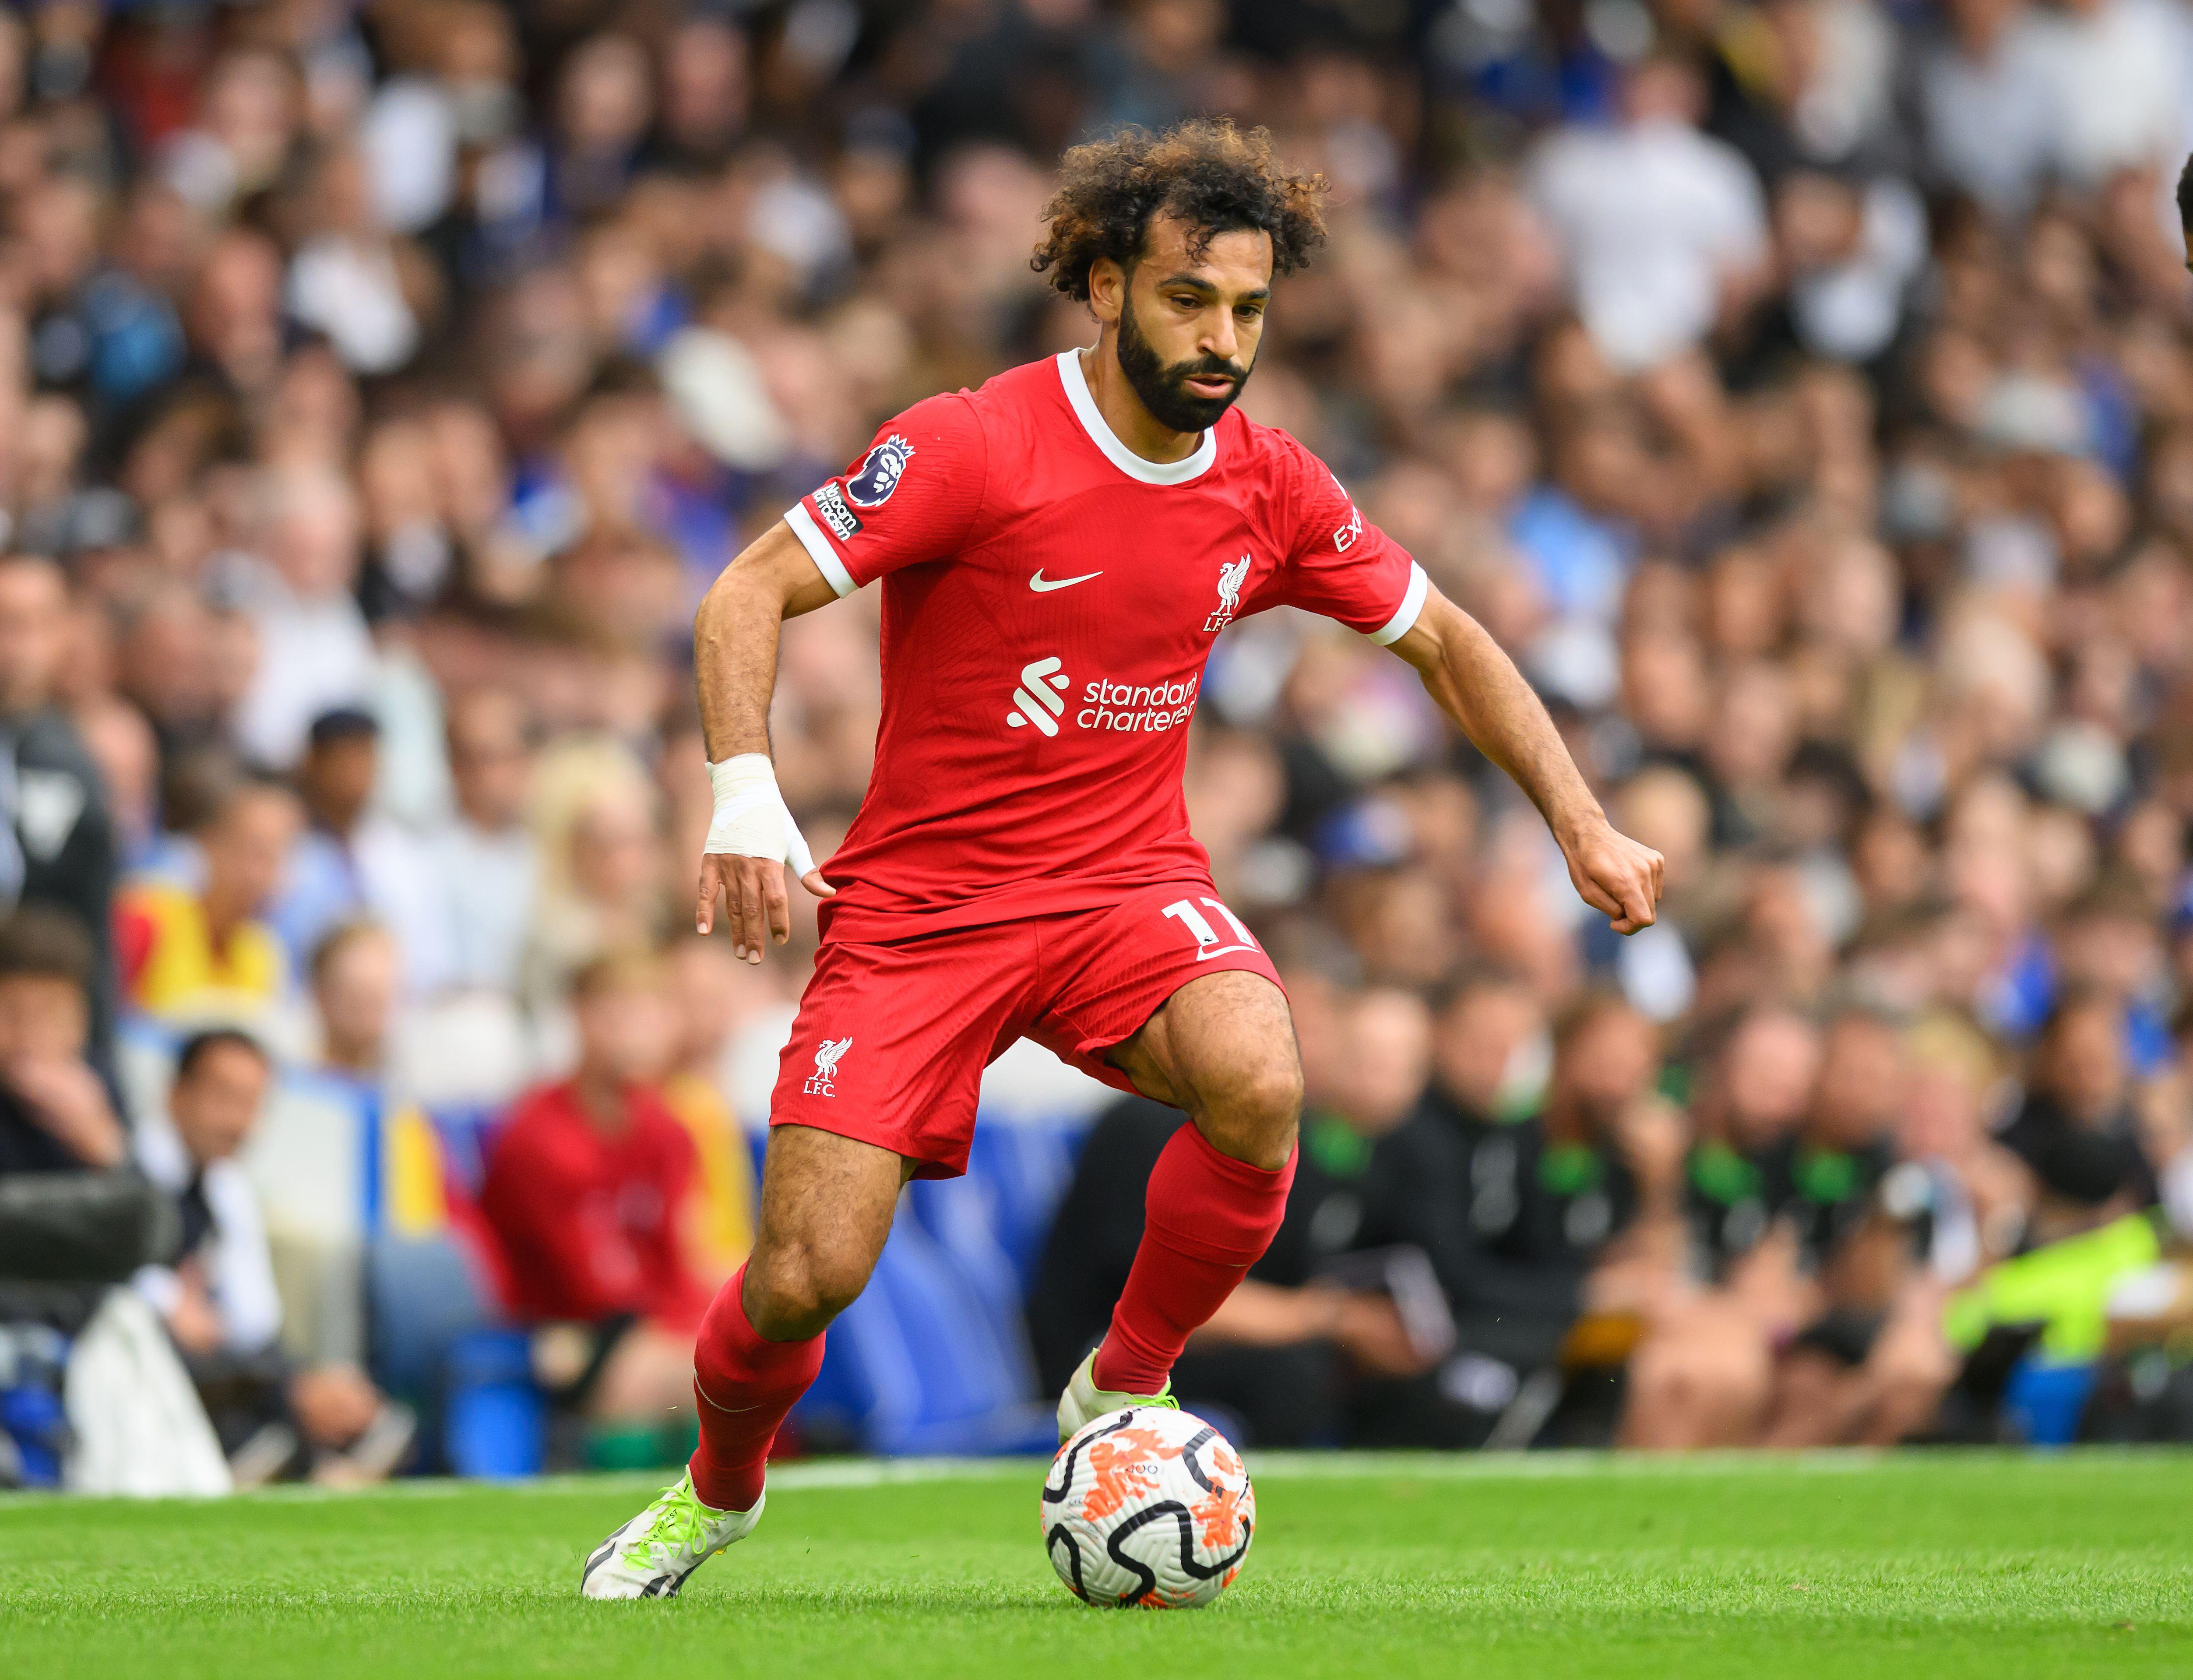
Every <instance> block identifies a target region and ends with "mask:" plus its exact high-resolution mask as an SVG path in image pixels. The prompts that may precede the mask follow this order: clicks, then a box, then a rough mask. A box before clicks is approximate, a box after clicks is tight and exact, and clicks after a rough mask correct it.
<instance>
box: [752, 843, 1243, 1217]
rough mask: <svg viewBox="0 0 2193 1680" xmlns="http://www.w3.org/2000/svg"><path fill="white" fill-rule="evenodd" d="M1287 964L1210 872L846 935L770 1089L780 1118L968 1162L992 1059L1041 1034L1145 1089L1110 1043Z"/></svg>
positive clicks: (774, 1121)
mask: <svg viewBox="0 0 2193 1680" xmlns="http://www.w3.org/2000/svg"><path fill="white" fill-rule="evenodd" d="M1229 968H1230V969H1245V970H1246V971H1248V972H1250V973H1251V974H1261V975H1263V977H1264V978H1266V979H1268V980H1269V981H1270V982H1271V983H1273V984H1274V985H1277V984H1279V983H1280V977H1279V974H1278V972H1277V971H1275V970H1274V968H1273V966H1272V960H1271V959H1270V958H1269V957H1268V956H1266V955H1264V950H1263V947H1262V946H1261V945H1259V944H1258V943H1257V941H1256V939H1255V937H1253V936H1252V935H1251V933H1250V932H1249V930H1248V929H1247V928H1246V927H1245V926H1242V925H1241V922H1240V919H1239V918H1237V917H1236V916H1235V915H1234V913H1233V912H1232V911H1231V910H1229V909H1227V908H1226V906H1225V904H1224V903H1222V901H1221V900H1220V898H1219V897H1218V894H1217V890H1216V889H1215V888H1214V887H1212V886H1211V883H1210V882H1209V881H1207V880H1205V881H1200V882H1182V881H1174V882H1171V883H1170V884H1168V885H1165V886H1153V887H1147V888H1144V889H1143V890H1142V891H1141V892H1137V893H1135V894H1134V895H1133V896H1132V897H1128V898H1125V899H1123V900H1121V901H1120V902H1119V903H1115V904H1108V905H1103V906H1101V907H1099V908H1097V909H1090V910H1076V911H1070V912H1067V913H1064V914H1061V915H1048V916H1033V917H1029V918H1028V919H1026V920H1020V921H1007V922H997V923H993V924H991V925H989V926H982V927H963V928H954V929H950V930H948V931H946V932H938V933H925V934H919V935H917V936H915V937H912V938H909V939H904V940H896V941H892V942H890V943H854V942H851V941H832V942H830V943H827V944H825V945H824V946H823V947H822V955H820V956H819V957H817V958H816V963H815V978H813V979H811V980H810V981H809V982H808V983H807V990H806V992H805V994H804V995H803V996H802V997H801V998H800V1001H799V1019H798V1020H797V1021H795V1022H794V1023H793V1028H792V1039H791V1041H790V1042H789V1043H787V1045H786V1046H785V1047H784V1057H783V1060H782V1062H781V1063H780V1064H779V1065H778V1068H777V1075H776V1092H775V1093H774V1094H773V1095H772V1096H771V1097H770V1105H769V1123H770V1125H771V1126H811V1127H816V1129H818V1130H820V1131H823V1132H836V1133H838V1134H839V1136H840V1137H845V1138H858V1139H860V1140H861V1141H862V1143H865V1144H876V1145H877V1146H878V1147H879V1148H882V1149H886V1150H893V1151H895V1152H896V1153H897V1154H899V1155H906V1156H908V1157H910V1158H912V1159H913V1160H915V1161H920V1162H921V1163H922V1165H921V1167H919V1169H918V1176H919V1177H922V1178H955V1177H957V1176H958V1175H959V1174H960V1173H965V1171H966V1170H967V1148H968V1144H970V1142H971V1141H972V1139H973V1138H974V1135H975V1099H976V1092H977V1091H978V1089H979V1087H981V1084H982V1069H984V1068H986V1067H988V1065H989V1064H991V1063H992V1062H993V1061H995V1060H996V1059H997V1058H998V1057H999V1054H1000V1053H1002V1052H1004V1051H1005V1049H1006V1048H1007V1046H1010V1045H1011V1043H1012V1042H1013V1041H1014V1040H1015V1039H1019V1038H1032V1039H1034V1040H1035V1041H1036V1042H1037V1043H1039V1044H1041V1045H1043V1046H1045V1048H1047V1049H1049V1050H1050V1051H1051V1052H1053V1053H1054V1054H1056V1056H1058V1057H1059V1058H1061V1059H1062V1060H1064V1061H1068V1062H1071V1063H1072V1064H1074V1066H1076V1067H1078V1068H1080V1069H1083V1070H1084V1071H1085V1072H1088V1073H1091V1074H1093V1075H1096V1076H1097V1078H1098V1079H1101V1080H1102V1081H1104V1082H1105V1083H1106V1084H1107V1085H1111V1086H1116V1087H1118V1088H1119V1089H1120V1090H1122V1091H1127V1092H1131V1091H1133V1089H1134V1087H1133V1086H1132V1085H1131V1084H1130V1083H1129V1082H1128V1081H1127V1076H1126V1075H1125V1074H1123V1073H1121V1072H1120V1071H1119V1069H1117V1068H1115V1067H1113V1066H1112V1065H1111V1064H1109V1063H1108V1062H1107V1061H1106V1060H1105V1059H1104V1052H1106V1051H1108V1050H1109V1049H1111V1048H1112V1046H1114V1045H1115V1044H1118V1043H1119V1042H1120V1041H1122V1040H1124V1039H1127V1038H1131V1037H1132V1036H1133V1035H1135V1033H1136V1032H1137V1030H1139V1029H1140V1028H1141V1027H1142V1023H1144V1022H1145V1021H1147V1020H1148V1019H1149V1018H1150V1017H1151V1016H1152V1015H1154V1014H1155V1013H1156V1012H1157V1010H1158V1006H1159V1005H1160V1004H1162V1003H1164V1002H1165V1000H1166V999H1167V998H1169V997H1171V995H1173V993H1175V992H1177V991H1178V990H1179V989H1181V987H1182V986H1184V985H1186V984H1187V983H1188V982H1189V981H1190V980H1193V979H1194V978H1196V977H1197V976H1198V975H1200V974H1213V973H1217V972H1219V971H1220V970H1222V969H1229Z"/></svg>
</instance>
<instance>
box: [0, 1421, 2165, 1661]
mask: <svg viewBox="0 0 2193 1680" xmlns="http://www.w3.org/2000/svg"><path fill="white" fill-rule="evenodd" d="M1251 1471H1252V1472H1253V1473H1254V1474H1255V1476H1256V1478H1257V1499H1258V1505H1259V1511H1260V1518H1261V1521H1260V1524H1259V1528H1258V1532H1257V1538H1256V1545H1255V1549H1254V1551H1252V1552H1251V1556H1250V1558H1249V1562H1248V1565H1247V1567H1246V1568H1245V1570H1244V1571H1243V1573H1242V1577H1241V1580H1240V1583H1239V1584H1238V1585H1236V1586H1235V1587H1234V1590H1233V1591H1231V1592H1230V1593H1228V1595H1227V1597H1226V1598H1225V1599H1224V1600H1223V1601H1222V1603H1220V1604H1219V1605H1217V1607H1216V1608H1212V1609H1210V1610H1206V1611H1202V1612H1171V1613H1163V1614H1149V1613H1143V1612H1133V1611H1127V1612H1120V1611H1099V1610H1092V1609H1089V1608H1085V1607H1084V1606H1083V1605H1081V1604H1080V1603H1077V1602H1076V1601H1074V1599H1073V1598H1071V1597H1068V1595H1067V1594H1066V1593H1065V1592H1064V1591H1062V1590H1061V1589H1060V1588H1059V1586H1058V1585H1057V1584H1056V1580H1054V1578H1053V1577H1052V1574H1051V1566H1050V1565H1049V1564H1048V1563H1047V1562H1045V1558H1044V1555H1043V1550H1042V1543H1041V1541H1040V1540H1039V1537H1038V1534H1037V1522H1036V1515H1035V1506H1036V1489H1037V1486H1038V1483H1039V1480H1040V1477H1041V1469H1040V1466H1039V1465H1033V1464H1028V1463H1010V1464H989V1465H958V1466H953V1465H896V1466H891V1465H880V1466H879V1465H862V1464H847V1465H831V1464H820V1465H792V1466H783V1467H780V1469H779V1470H778V1471H777V1472H776V1474H775V1475H774V1476H772V1478H771V1482H770V1494H771V1504H770V1512H769V1517H768V1519H767V1521H766V1522H764V1524H763V1525H762V1528H761V1530H760V1532H759V1534H757V1535H756V1536H755V1537H754V1538H753V1540H748V1541H747V1542H745V1543H744V1544H742V1545H739V1546H737V1547H735V1548H734V1549H733V1550H732V1551H730V1552H728V1553H726V1554H725V1555H724V1557H719V1558H718V1559H716V1560H715V1561H714V1562H711V1563H709V1564H708V1565H707V1567H706V1568H704V1569H703V1570H702V1571H701V1573H700V1574H698V1575H696V1577H695V1578H694V1580H693V1581H692V1583H691V1584H690V1585H689V1586H688V1587H687V1588H686V1591H685V1595H684V1597H683V1598H682V1599H681V1600H679V1601H677V1602H675V1603H652V1604H589V1603H582V1602H581V1600H580V1599H579V1598H578V1597H577V1596H576V1587H577V1582H578V1573H579V1564H580V1560H581V1557H583V1555H584V1554H585V1552H586V1551H587V1549H588V1548H589V1547H590V1546H592V1545H593V1544H594V1543H596V1542H597V1541H598V1540H599V1539H600V1538H601V1536H602V1535H603V1534H604V1533H606V1532H607V1531H608V1530H609V1529H610V1528H612V1527H613V1526H614V1525H615V1524H616V1523H617V1522H620V1521H621V1520H622V1519H623V1518H625V1517H627V1516H629V1515H630V1514H631V1513H632V1511H634V1510H635V1509H636V1508H637V1507H638V1504H639V1502H640V1501H641V1499H643V1498H644V1495H645V1493H646V1492H647V1488H646V1487H645V1486H644V1485H643V1484H641V1483H639V1482H635V1481H633V1480H632V1479H630V1478H627V1477H618V1478H605V1479H601V1480H593V1481H558V1482H547V1483H542V1484H540V1485H538V1486H535V1487H531V1488H484V1487H471V1486H461V1485H457V1484H449V1483H440V1484H434V1483H428V1484H419V1485H416V1486H413V1487H407V1488H394V1489H391V1490H387V1491H383V1492H377V1493H370V1494H357V1495H341V1496H329V1497H313V1496H312V1495H309V1494H300V1493H292V1494H280V1493H277V1494H267V1495H261V1496H259V1497H254V1498H244V1499H233V1500H230V1501H227V1502H225V1503H220V1504H205V1505H183V1504H163V1505H134V1506H133V1505H124V1504H120V1503H113V1502H106V1501H97V1502H92V1501H80V1502H72V1501H67V1500H61V1499H43V1498H30V1499H14V1500H9V1499H0V1674H4V1675H6V1676H8V1677H10V1680H19V1677H20V1680H35V1677H45V1676H72V1677H73V1676H78V1675H81V1676H86V1677H89V1676H100V1677H111V1676H127V1677H138V1680H197V1677H201V1676H203V1677H221V1680H254V1677H259V1676H265V1675H311V1676H333V1677H345V1676H373V1677H375V1680H438V1677H441V1676H457V1675H462V1676H467V1677H486V1676H502V1675H574V1676H579V1675H583V1676H589V1677H607V1680H615V1677H623V1676H646V1677H650V1680H660V1677H665V1676H677V1677H679V1680H692V1677H699V1676H717V1675H724V1676H743V1675H753V1676H769V1677H781V1676H803V1675H817V1676H840V1675H844V1676H857V1677H861V1680H886V1677H891V1680H896V1677H901V1676H927V1675H938V1676H975V1677H980V1680H1007V1677H1016V1676H1022V1675H1028V1676H1040V1677H1045V1680H1051V1677H1056V1680H1108V1677H1114V1676H1118V1677H1132V1680H1150V1677H1164V1676H1171V1675H1183V1674H1184V1675H1216V1674H1227V1675H1281V1676H1285V1677H1286V1680H1314V1677H1320V1676H1326V1675H1377V1676H1382V1677H1385V1676H1402V1675H1419V1674H1422V1675H1441V1676H1470V1677H1478V1676H1509V1675H1514V1676H1527V1677H1530V1680H1552V1677H1557V1676H1567V1675H1590V1676H1604V1675H1654V1676H1658V1675H1680V1676H1683V1677H1686V1680H1699V1677H1708V1676H1717V1675H1731V1676H1735V1675H1742V1676H1745V1677H1773V1676H1781V1675H1802V1676H1805V1677H1807V1680H1817V1677H1821V1676H1826V1675H1841V1674H1853V1675H1855V1674H1868V1675H1871V1674H1898V1675H1907V1674H1908V1675H1921V1676H1925V1677H1927V1680H1950V1677H1955V1676H1964V1675H1973V1676H1983V1677H1985V1680H2022V1677H2027V1676H2037V1675H2059V1674H2081V1675H2085V1674H2094V1675H2100V1674H2109V1675H2112V1676H2124V1675H2145V1674H2193V1455H2176V1454H2170V1455H2165V1454H2135V1453H2126V1454H2080V1453H2074V1454H2064V1455H2060V1456H2057V1457H2049V1458H2041V1457H2013V1456H2008V1455H1999V1454H1984V1455H1971V1456H1962V1457H1949V1456H1938V1455H1932V1454H1906V1455H1903V1456H1896V1457H1887V1458H1866V1457H1856V1456H1852V1457H1837V1456H1830V1457H1824V1458H1804V1459H1742V1460H1736V1459H1694V1460H1619V1459H1600V1458H1572V1457H1567V1456H1562V1455H1550V1456H1546V1457H1541V1458H1533V1459H1520V1460H1514V1459H1510V1460H1505V1461H1502V1460H1497V1459H1490V1458H1478V1459H1469V1458H1463V1459H1435V1458H1429V1457H1424V1458H1419V1457H1413V1456H1409V1457H1376V1458H1373V1457H1349V1456H1336V1457H1327V1458H1320V1457H1292V1456H1284V1455H1283V1456H1279V1457H1269V1456H1268V1457H1265V1458H1263V1459H1261V1460H1259V1459H1252V1460H1251Z"/></svg>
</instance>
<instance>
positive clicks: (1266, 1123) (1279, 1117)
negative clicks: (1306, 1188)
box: [1198, 1055, 1303, 1167]
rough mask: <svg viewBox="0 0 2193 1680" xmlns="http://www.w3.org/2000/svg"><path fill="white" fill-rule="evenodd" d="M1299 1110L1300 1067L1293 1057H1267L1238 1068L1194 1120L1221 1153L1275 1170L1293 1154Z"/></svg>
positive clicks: (1300, 1110)
mask: <svg viewBox="0 0 2193 1680" xmlns="http://www.w3.org/2000/svg"><path fill="white" fill-rule="evenodd" d="M1302 1105H1303V1076H1302V1065H1301V1064H1300V1063H1299V1062H1297V1060H1296V1059H1295V1058H1294V1057H1293V1056H1291V1055H1286V1056H1270V1057H1266V1058H1260V1059H1259V1060H1258V1061H1257V1063H1256V1064H1253V1065H1251V1066H1250V1067H1247V1068H1245V1069H1241V1070H1240V1073H1239V1074H1238V1075H1236V1076H1235V1077H1234V1079H1233V1080H1231V1081H1228V1083H1227V1086H1226V1087H1225V1088H1224V1090H1223V1091H1222V1092H1219V1093H1218V1094H1217V1097H1216V1098H1215V1099H1214V1100H1212V1101H1211V1102H1209V1103H1207V1104H1205V1109H1204V1111H1203V1113H1202V1114H1201V1115H1199V1116H1198V1119H1199V1120H1200V1121H1201V1123H1202V1126H1203V1135H1204V1136H1205V1137H1206V1138H1209V1139H1210V1140H1211V1144H1212V1146H1213V1147H1214V1148H1216V1149H1217V1150H1219V1151H1220V1152H1221V1153H1222V1154H1224V1155H1232V1156H1233V1157H1234V1159H1235V1160H1237V1161H1248V1162H1250V1163H1251V1164H1252V1165H1254V1166H1257V1167H1283V1166H1285V1164H1286V1159H1287V1157H1288V1155H1291V1154H1292V1153H1293V1152H1294V1146H1295V1126H1296V1123H1297V1121H1299V1120H1300V1119H1301V1117H1302Z"/></svg>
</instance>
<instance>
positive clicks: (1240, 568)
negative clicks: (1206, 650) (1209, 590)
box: [1203, 554, 1256, 630]
mask: <svg viewBox="0 0 2193 1680" xmlns="http://www.w3.org/2000/svg"><path fill="white" fill-rule="evenodd" d="M1255 564H1256V557H1255V556H1254V555H1251V554H1244V555H1242V556H1241V558H1240V559H1238V560H1236V561H1234V563H1233V564H1232V565H1224V564H1221V565H1220V566H1219V568H1218V606H1217V611H1214V612H1212V614H1211V616H1210V617H1208V618H1206V619H1205V620H1204V621H1203V628H1205V629H1206V630H1222V629H1224V628H1226V627H1227V626H1228V624H1231V623H1232V622H1234V614H1235V613H1237V612H1239V611H1240V610H1241V585H1242V584H1243V583H1244V582H1246V581H1247V579H1248V576H1249V568H1250V567H1251V566H1252V565H1255Z"/></svg>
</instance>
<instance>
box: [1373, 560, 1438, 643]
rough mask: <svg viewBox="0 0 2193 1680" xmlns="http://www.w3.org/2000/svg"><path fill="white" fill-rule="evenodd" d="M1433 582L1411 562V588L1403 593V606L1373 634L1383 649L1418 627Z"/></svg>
mask: <svg viewBox="0 0 2193 1680" xmlns="http://www.w3.org/2000/svg"><path fill="white" fill-rule="evenodd" d="M1431 588H1432V581H1431V579H1430V578H1429V577H1427V576H1424V569H1423V567H1422V566H1420V565H1417V563H1416V562H1415V561H1414V560H1411V561H1410V562H1409V587H1408V588H1407V589H1406V590H1405V591H1403V592H1402V595H1401V604H1400V605H1399V606H1398V607H1396V608H1394V616H1392V617H1391V618H1389V619H1388V620H1387V621H1386V622H1385V623H1384V624H1383V625H1381V626H1380V627H1379V628H1377V629H1376V630H1373V631H1372V632H1371V640H1372V641H1374V642H1376V643H1377V644H1378V645H1379V646H1381V647H1388V646H1390V645H1392V644H1394V643H1395V642H1397V641H1399V640H1400V639H1401V638H1402V637H1404V636H1406V635H1407V634H1409V632H1410V631H1411V629H1413V628H1415V627H1416V622H1417V617H1418V616H1419V615H1421V614H1422V613H1423V610H1424V597H1425V596H1426V595H1429V593H1431Z"/></svg>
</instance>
